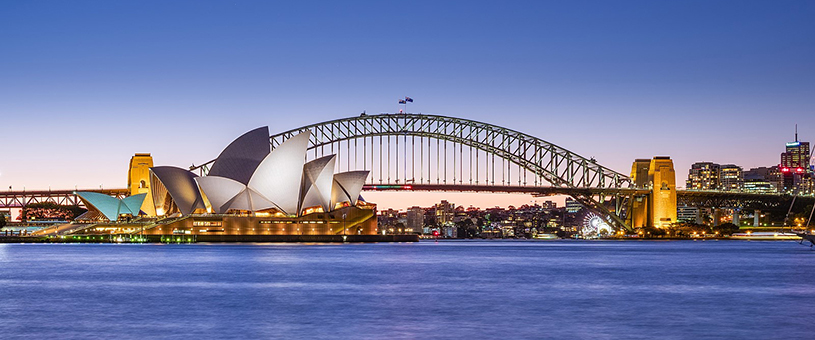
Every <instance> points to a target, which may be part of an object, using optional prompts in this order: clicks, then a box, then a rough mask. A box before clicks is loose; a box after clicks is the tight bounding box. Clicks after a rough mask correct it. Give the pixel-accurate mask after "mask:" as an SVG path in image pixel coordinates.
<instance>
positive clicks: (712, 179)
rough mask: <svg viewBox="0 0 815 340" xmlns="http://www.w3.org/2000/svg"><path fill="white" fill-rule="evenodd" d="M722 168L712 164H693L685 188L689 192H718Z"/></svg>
mask: <svg viewBox="0 0 815 340" xmlns="http://www.w3.org/2000/svg"><path fill="white" fill-rule="evenodd" d="M720 176H721V166H720V165H719V164H716V163H711V162H698V163H693V165H691V167H690V171H689V172H688V180H687V181H685V188H686V189H688V190H718V189H720V188H719V177H720Z"/></svg>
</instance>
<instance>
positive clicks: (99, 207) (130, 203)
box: [76, 191, 147, 221]
mask: <svg viewBox="0 0 815 340" xmlns="http://www.w3.org/2000/svg"><path fill="white" fill-rule="evenodd" d="M76 195H77V196H78V197H79V199H81V200H82V203H84V204H85V207H87V208H88V211H87V212H86V213H84V214H82V215H80V217H79V218H82V219H85V220H101V221H104V220H108V221H117V220H119V219H120V218H122V217H125V218H129V217H134V216H139V211H140V210H141V206H142V203H144V201H145V199H144V198H145V196H147V194H146V193H141V194H136V195H133V196H128V197H125V198H123V199H118V198H115V197H110V196H108V195H105V194H100V193H96V192H83V191H80V192H77V193H76Z"/></svg>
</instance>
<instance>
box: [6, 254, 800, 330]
mask: <svg viewBox="0 0 815 340" xmlns="http://www.w3.org/2000/svg"><path fill="white" fill-rule="evenodd" d="M0 292H2V293H0V339H16V338H21V339H22V338H26V339H28V338H39V339H68V338H75V339H87V338H106V339H114V338H115V339H152V338H161V339H164V338H219V339H226V338H233V339H249V338H324V339H336V338H345V339H374V338H377V339H381V338H389V339H413V338H450V339H470V338H504V339H521V338H561V339H575V338H576V339H580V338H583V339H619V338H626V339H653V338H664V339H704V338H710V339H721V338H732V339H807V338H809V339H811V338H813V335H812V334H813V333H812V330H813V323H815V321H813V316H815V307H813V306H812V302H813V301H815V251H810V250H809V248H808V247H804V246H800V245H798V244H796V243H793V242H741V241H720V242H716V241H705V242H701V241H700V242H693V241H672V242H636V241H632V242H613V241H608V242H604V241H555V242H535V241H462V242H439V243H433V242H422V243H418V244H347V245H302V244H301V245H281V244H195V245H115V244H66V245H53V244H0Z"/></svg>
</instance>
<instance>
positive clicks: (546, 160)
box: [196, 114, 632, 227]
mask: <svg viewBox="0 0 815 340" xmlns="http://www.w3.org/2000/svg"><path fill="white" fill-rule="evenodd" d="M305 131H311V138H310V140H309V147H308V149H309V152H310V154H309V158H311V157H312V156H313V157H314V158H316V157H320V156H322V155H325V154H337V155H338V157H339V159H338V161H337V163H338V164H343V163H344V162H346V161H347V163H348V164H347V166H346V169H347V170H361V169H365V170H372V174H371V176H370V177H369V183H370V184H384V185H406V184H416V183H424V182H425V181H427V183H431V182H432V180H433V178H432V177H433V175H435V177H436V178H435V179H436V183H437V184H443V185H451V186H452V185H456V184H459V185H462V184H473V182H475V184H483V186H481V188H483V187H485V186H486V187H489V186H499V185H501V186H503V187H506V186H507V185H513V186H515V185H514V184H513V183H515V181H514V180H513V179H512V178H511V175H512V174H513V166H514V167H515V169H514V174H515V176H516V179H517V187H533V186H534V187H543V186H544V182H546V183H548V184H549V186H550V187H557V188H563V189H575V190H576V191H574V192H569V193H568V194H569V195H570V196H572V197H574V198H575V199H577V200H579V201H580V202H581V203H583V204H584V205H585V206H587V207H588V208H590V209H593V210H596V211H598V212H601V213H603V214H604V215H607V217H608V218H609V219H610V221H609V222H612V223H613V224H616V225H618V226H620V227H624V226H625V223H624V222H623V221H622V219H621V218H620V217H619V216H618V215H620V214H621V211H620V208H619V207H620V204H618V208H617V211H616V212H610V211H609V209H608V208H606V207H605V205H604V204H601V203H600V202H601V201H603V199H602V198H600V199H599V200H598V199H596V198H595V196H596V193H597V192H604V191H608V192H614V191H615V190H619V189H627V188H631V186H632V185H631V179H630V178H629V177H628V176H625V175H623V174H621V173H619V172H616V171H614V170H612V169H609V168H607V167H605V166H602V165H600V164H598V163H597V162H596V161H594V160H593V159H589V158H586V157H583V156H581V155H579V154H577V153H574V152H572V151H569V150H567V149H565V148H562V147H560V146H557V145H555V144H552V143H549V142H547V141H545V140H543V139H540V138H536V137H534V136H531V135H529V134H525V133H522V132H518V131H515V130H512V129H508V128H505V127H501V126H497V125H493V124H488V123H483V122H478V121H474V120H469V119H462V118H455V117H446V116H440V115H430V114H379V115H365V114H363V115H360V116H356V117H348V118H341V119H336V120H331V121H326V122H321V123H316V124H311V125H307V126H303V127H299V128H295V129H291V130H288V131H284V132H281V133H277V134H275V135H272V136H270V143H271V145H272V148H273V149H274V148H275V147H277V146H278V145H280V144H281V143H283V142H284V141H286V140H287V139H289V138H291V137H293V136H295V135H297V134H298V133H301V132H305ZM408 138H410V139H408ZM416 138H418V139H419V144H418V146H417V144H416V142H415V140H416ZM400 139H401V140H402V144H401V145H400V144H399V143H400ZM360 141H361V142H362V143H359V142H360ZM434 141H435V150H434V148H433V146H434V145H433V142H434ZM425 147H426V149H425ZM464 147H466V148H467V149H468V151H467V152H465V151H464ZM456 148H458V150H456ZM360 150H361V151H360ZM377 152H378V153H379V155H378V157H376V153H377ZM360 153H361V154H362V158H363V159H362V161H361V162H360V160H359V159H358V158H359V156H358V155H359V154H360ZM386 153H387V155H385V154H386ZM391 153H393V154H395V157H394V155H391ZM420 153H421V154H420ZM408 154H409V155H410V156H408ZM417 154H420V155H418V157H417ZM400 155H402V158H401V159H400V157H399V156H400ZM434 155H435V162H434V159H433V156H434ZM442 155H443V156H442ZM473 155H474V156H473ZM480 155H483V156H481V157H482V158H479V157H480ZM496 157H497V159H498V160H499V161H500V162H501V165H500V169H498V170H496V168H495V162H496ZM409 158H410V161H408V159H409ZM448 158H451V159H452V163H453V164H452V168H453V169H452V176H451V177H452V182H448V179H449V178H448V175H450V174H451V173H450V171H449V169H448V168H447V167H448V165H449V164H448ZM490 158H491V159H490ZM343 159H345V161H343ZM417 159H418V160H417ZM352 161H353V162H354V165H353V166H352V165H351V164H350V163H351V162H352ZM368 161H370V163H368ZM457 161H458V164H456V162H457ZM490 161H491V162H492V164H491V167H490V166H489V165H490ZM417 162H418V163H419V164H418V165H417V164H416V163H417ZM465 162H468V163H469V164H468V165H469V167H468V175H469V178H468V179H467V180H466V182H465V177H468V176H465V175H464V168H465V166H464V163H465ZM211 163H212V161H210V162H208V163H206V164H204V165H203V166H199V167H196V168H197V169H199V170H201V173H202V174H203V173H205V172H207V169H208V166H209V165H210V164H211ZM375 163H378V164H375ZM394 163H395V164H394ZM442 163H443V164H444V169H441V166H442ZM473 163H475V167H473ZM394 165H395V166H394ZM433 165H435V166H436V169H435V172H434V171H433V170H434V169H432V168H433ZM485 165H486V166H485ZM386 167H387V177H385V171H384V169H385V168H386ZM394 167H395V169H396V171H395V173H394V172H393V171H392V170H393V169H392V168H394ZM482 168H484V169H482ZM400 169H401V170H403V171H402V173H401V174H400ZM416 169H419V176H418V177H417V176H416ZM341 170H345V169H341ZM377 170H378V171H377ZM457 170H458V172H457ZM408 172H410V174H409V173H408ZM485 173H486V176H485ZM499 173H500V175H501V176H502V181H501V182H500V183H496V175H497V174H499ZM409 175H410V177H409ZM425 175H427V177H426V178H425ZM490 175H491V176H492V177H490ZM442 178H443V180H442ZM482 190H489V189H482ZM580 190H583V191H580ZM527 192H530V191H527ZM531 192H534V190H533V191H531Z"/></svg>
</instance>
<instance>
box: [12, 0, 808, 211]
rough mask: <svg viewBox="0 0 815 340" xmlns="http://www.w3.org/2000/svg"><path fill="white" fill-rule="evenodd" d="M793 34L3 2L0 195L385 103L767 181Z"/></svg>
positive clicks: (221, 6) (450, 5)
mask: <svg viewBox="0 0 815 340" xmlns="http://www.w3.org/2000/svg"><path fill="white" fill-rule="evenodd" d="M812 18H815V2H812V1H683V2H664V1H568V2H565V1H564V2H547V1H529V2H526V1H514V2H498V1H495V2H484V1H461V2H439V1H410V2H382V1H379V2H373V1H372V2H319V1H314V2H309V1H297V2H290V3H289V2H287V3H276V2H267V1H257V2H252V1H231V2H227V1H186V2H185V1H173V2H171V3H168V2H165V1H140V2H109V1H7V2H4V4H3V6H2V8H0V42H2V44H0V142H1V143H2V144H3V145H4V148H3V153H2V154H3V155H2V157H1V158H0V188H6V187H8V186H9V185H12V186H13V187H14V188H22V187H23V186H25V187H26V188H27V189H28V188H30V189H42V188H47V187H48V186H51V187H52V188H73V187H74V186H75V185H77V186H79V187H80V188H81V187H98V186H99V185H100V184H101V185H104V186H105V187H123V186H124V185H125V181H126V178H125V177H126V167H127V162H128V160H129V158H130V156H131V155H132V154H133V153H135V152H151V153H152V154H153V156H154V158H155V160H156V163H157V164H166V165H178V166H188V165H189V164H191V163H200V162H203V161H206V160H209V159H212V158H213V157H215V156H217V154H218V152H220V150H221V149H222V148H223V147H224V146H225V145H227V144H228V143H229V142H230V141H231V140H232V139H233V138H235V137H237V136H238V135H240V134H241V133H243V132H245V131H248V130H250V129H252V128H254V127H257V126H262V125H269V126H270V130H271V131H272V132H273V133H274V132H278V131H283V130H288V129H291V128H295V127H298V126H301V125H306V124H309V123H313V122H318V121H324V120H329V119H335V118H340V117H346V116H353V115H357V114H358V113H359V112H361V111H363V110H367V111H368V112H369V113H378V112H394V111H397V110H398V109H399V107H398V105H397V104H396V100H397V99H399V98H400V97H404V96H411V97H413V98H414V99H415V100H416V101H415V103H414V104H412V106H411V107H410V111H412V112H424V113H435V114H442V115H449V116H455V117H463V118H469V119H475V120H479V121H484V122H489V123H494V124H497V125H501V126H505V127H509V128H513V129H516V130H520V131H523V132H527V133H529V134H532V135H535V136H537V137H540V138H542V139H544V140H547V141H549V142H552V143H555V144H558V145H560V146H563V147H565V148H567V149H569V150H572V151H574V152H577V153H579V154H582V155H584V156H587V157H589V156H593V157H595V158H596V159H597V160H598V161H599V162H600V163H601V164H604V165H607V166H609V167H611V168H613V169H616V170H618V171H620V172H623V173H627V172H629V171H630V166H631V162H632V161H633V159H635V158H643V157H651V156H654V155H670V156H671V157H673V158H674V160H675V162H676V168H677V177H678V180H679V181H683V180H684V179H685V177H686V175H687V169H688V168H689V166H690V164H691V163H693V162H695V161H714V162H720V163H736V164H739V165H742V166H744V167H746V168H749V167H755V166H769V165H773V164H777V163H778V161H779V153H780V152H782V151H783V145H784V144H783V143H784V142H787V141H790V140H791V139H792V137H793V136H792V134H793V126H794V124H795V123H798V124H799V132H800V137H801V139H802V140H805V141H806V140H809V141H815V95H813V94H815V20H812ZM485 197H487V196H485ZM383 199H387V198H383ZM434 199H435V197H434ZM466 199H467V198H461V200H466ZM501 199H503V198H501ZM521 199H522V200H528V198H521ZM421 203H423V202H421ZM465 204H466V202H465ZM478 204H487V203H478ZM386 205H387V204H386Z"/></svg>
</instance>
